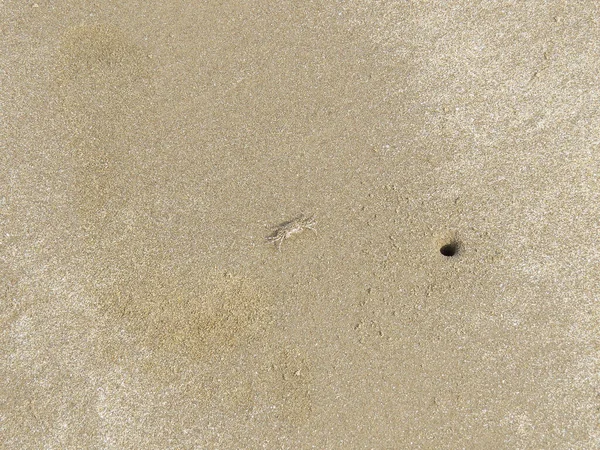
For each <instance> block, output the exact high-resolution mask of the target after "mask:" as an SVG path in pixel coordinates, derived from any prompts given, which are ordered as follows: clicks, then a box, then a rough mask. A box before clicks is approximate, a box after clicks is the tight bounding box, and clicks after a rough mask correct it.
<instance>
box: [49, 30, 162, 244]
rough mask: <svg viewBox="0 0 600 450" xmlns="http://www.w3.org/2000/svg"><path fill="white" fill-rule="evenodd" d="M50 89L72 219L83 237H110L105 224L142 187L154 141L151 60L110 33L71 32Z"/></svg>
mask: <svg viewBox="0 0 600 450" xmlns="http://www.w3.org/2000/svg"><path fill="white" fill-rule="evenodd" d="M53 89H54V91H55V92H54V95H55V96H56V98H57V100H58V105H59V107H58V108H57V111H56V112H57V115H58V120H59V121H60V122H62V123H63V124H64V132H63V141H64V143H65V148H66V149H67V150H68V152H69V153H70V156H71V158H70V165H71V166H72V168H73V187H72V192H73V198H74V206H75V211H76V214H77V218H78V220H79V222H80V223H81V224H82V225H83V226H84V227H85V228H86V229H87V230H88V231H89V232H93V233H95V234H110V233H114V232H115V229H114V228H113V227H110V224H111V222H113V221H114V220H115V219H116V218H120V216H121V215H122V212H123V210H124V209H125V208H126V207H127V206H129V205H130V203H131V198H132V197H135V193H136V192H139V191H140V190H141V189H143V187H144V183H143V181H142V177H141V175H140V172H141V171H140V168H139V167H140V166H143V165H144V163H145V162H147V160H146V156H145V154H144V152H145V151H146V148H148V147H151V145H150V142H151V141H152V139H154V138H153V134H152V133H151V132H149V131H148V124H149V123H150V122H151V121H150V118H151V117H153V114H154V113H153V109H152V102H151V99H152V96H153V92H154V91H153V87H152V76H151V65H150V61H149V59H148V58H147V56H146V54H145V52H144V50H143V49H142V48H141V47H140V46H138V45H137V44H135V43H134V42H132V41H131V40H130V39H129V38H128V37H127V36H126V35H125V33H123V32H122V31H121V30H120V29H118V28H116V27H114V26H110V25H105V24H94V25H84V26H78V27H74V28H70V29H68V30H67V31H66V33H65V34H64V37H63V39H62V41H61V45H60V47H59V50H58V52H57V56H56V58H55V67H54V85H53ZM135 206H136V205H134V207H135Z"/></svg>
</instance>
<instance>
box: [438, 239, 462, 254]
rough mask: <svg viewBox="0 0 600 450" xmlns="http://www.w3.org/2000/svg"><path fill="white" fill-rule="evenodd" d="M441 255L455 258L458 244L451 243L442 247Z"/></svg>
mask: <svg viewBox="0 0 600 450" xmlns="http://www.w3.org/2000/svg"><path fill="white" fill-rule="evenodd" d="M440 253H441V254H442V255H444V256H454V255H456V254H457V253H458V242H449V243H448V244H444V245H442V246H441V247H440Z"/></svg>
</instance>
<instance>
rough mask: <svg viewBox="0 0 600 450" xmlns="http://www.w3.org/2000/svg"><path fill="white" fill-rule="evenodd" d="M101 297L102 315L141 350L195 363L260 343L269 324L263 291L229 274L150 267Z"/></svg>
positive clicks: (121, 281)
mask: <svg viewBox="0 0 600 450" xmlns="http://www.w3.org/2000/svg"><path fill="white" fill-rule="evenodd" d="M97 295H98V301H99V307H100V309H101V310H102V311H103V312H104V313H105V314H106V315H107V316H108V317H109V318H110V319H111V320H113V321H118V322H119V323H121V324H122V325H124V326H125V327H126V328H127V330H128V331H129V332H130V333H131V334H132V335H134V336H135V337H136V340H137V341H138V342H139V344H140V345H141V346H143V347H146V348H149V349H151V350H152V351H154V352H159V353H161V354H162V353H164V352H167V353H169V354H171V355H179V356H185V357H189V358H192V359H195V360H197V359H205V358H210V357H212V356H218V355H219V354H221V353H222V352H227V351H230V350H232V349H234V348H235V347H236V346H238V345H240V344H247V343H248V342H250V341H252V340H254V339H257V338H258V337H259V335H260V332H261V331H262V330H263V329H264V328H265V327H266V326H267V325H268V323H269V321H270V320H271V315H270V305H271V300H270V297H269V296H268V295H267V294H266V292H265V290H264V289H261V287H260V286H259V285H258V284H257V283H256V282H254V281H252V280H250V279H248V278H245V277H240V276H235V275H232V274H230V273H228V272H216V271H215V272H211V273H209V274H206V273H197V274H190V273H188V274H187V275H183V274H181V273H179V274H175V273H172V272H168V271H161V270H156V269H152V268H149V267H146V268H145V269H142V271H141V272H140V273H136V274H133V273H130V274H129V276H128V277H127V278H126V279H121V280H120V281H119V282H117V283H116V284H115V286H114V287H113V288H110V289H100V290H98V291H97Z"/></svg>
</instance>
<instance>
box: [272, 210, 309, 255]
mask: <svg viewBox="0 0 600 450" xmlns="http://www.w3.org/2000/svg"><path fill="white" fill-rule="evenodd" d="M316 224H317V221H316V220H315V218H314V216H309V217H307V216H304V215H303V214H301V215H299V216H298V217H296V218H295V219H292V220H289V221H287V222H284V223H282V224H280V225H278V226H277V227H276V228H275V230H274V231H273V233H272V234H271V235H270V236H268V237H267V241H268V242H272V243H273V244H275V245H276V246H277V250H279V251H281V243H282V242H283V241H285V240H286V239H288V238H289V237H290V236H291V235H293V234H296V233H301V232H302V231H304V230H311V231H314V233H315V234H317V230H315V225H316Z"/></svg>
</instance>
